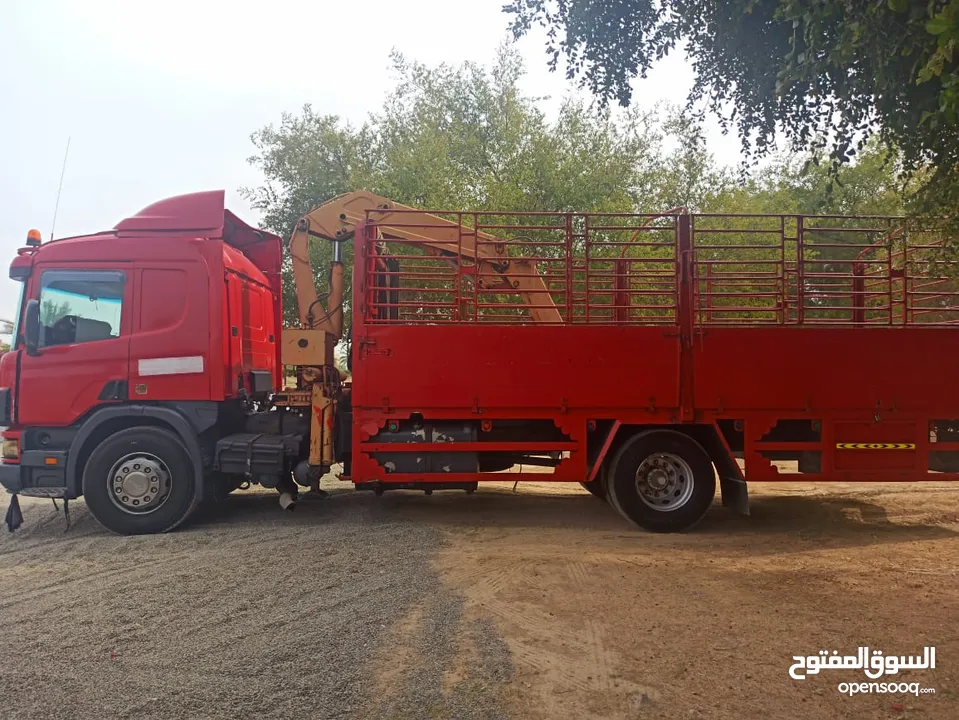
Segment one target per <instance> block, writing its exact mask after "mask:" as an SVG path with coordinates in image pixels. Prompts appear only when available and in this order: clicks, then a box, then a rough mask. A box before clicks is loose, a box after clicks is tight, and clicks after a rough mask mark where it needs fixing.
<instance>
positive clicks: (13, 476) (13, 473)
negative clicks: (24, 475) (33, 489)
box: [0, 463, 23, 494]
mask: <svg viewBox="0 0 959 720" xmlns="http://www.w3.org/2000/svg"><path fill="white" fill-rule="evenodd" d="M0 485H3V487H4V488H6V490H7V492H9V493H14V494H16V493H18V492H20V490H21V489H22V488H23V483H22V482H21V481H20V466H19V465H7V464H6V463H0Z"/></svg>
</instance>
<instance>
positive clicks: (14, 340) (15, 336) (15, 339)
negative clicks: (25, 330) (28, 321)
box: [10, 280, 27, 350]
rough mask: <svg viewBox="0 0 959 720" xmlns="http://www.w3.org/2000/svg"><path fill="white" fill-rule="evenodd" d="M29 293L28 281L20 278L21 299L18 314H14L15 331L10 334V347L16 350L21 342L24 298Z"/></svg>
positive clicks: (18, 303) (18, 304) (18, 302)
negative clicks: (21, 318)
mask: <svg viewBox="0 0 959 720" xmlns="http://www.w3.org/2000/svg"><path fill="white" fill-rule="evenodd" d="M26 294H27V283H26V281H25V280H20V299H19V300H18V301H17V314H16V315H14V316H13V333H12V334H11V336H10V349H11V350H16V349H17V347H18V346H19V344H20V317H21V316H22V315H23V299H24V297H26Z"/></svg>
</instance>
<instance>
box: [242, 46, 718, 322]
mask: <svg viewBox="0 0 959 720" xmlns="http://www.w3.org/2000/svg"><path fill="white" fill-rule="evenodd" d="M393 70H394V73H396V75H397V76H398V82H397V83H396V85H395V87H394V89H393V91H392V92H391V93H390V95H389V96H388V97H387V98H386V100H385V102H384V103H383V106H382V108H381V109H380V110H379V111H378V112H377V113H374V114H373V115H371V116H370V117H369V118H368V120H367V121H366V122H365V123H364V124H363V125H362V126H359V127H355V126H352V125H350V124H349V123H346V122H344V121H343V120H341V119H340V118H339V117H336V116H333V115H323V114H321V113H318V112H317V111H315V110H314V109H313V108H312V107H311V106H309V105H307V106H305V107H304V108H303V109H302V111H301V113H300V114H299V115H293V114H289V113H285V114H284V115H283V116H282V119H281V122H280V124H279V126H278V127H275V126H273V125H270V126H267V127H265V128H262V129H260V130H259V131H257V132H255V133H254V134H253V136H252V142H253V144H254V147H255V148H256V154H255V155H253V156H252V157H251V158H250V162H251V163H252V164H253V165H255V166H256V167H257V168H258V169H259V170H260V171H261V172H262V173H263V175H264V177H265V178H266V182H265V183H264V184H263V185H262V186H260V187H256V188H245V189H244V190H243V192H244V194H245V195H246V196H247V197H248V198H249V199H250V201H251V203H252V204H253V206H254V208H256V209H257V210H259V211H260V212H261V213H262V214H263V219H262V224H263V225H264V227H266V228H269V229H271V230H273V231H275V232H277V233H279V234H281V235H283V236H288V235H289V233H290V231H291V229H292V227H293V225H294V223H295V222H296V220H297V219H298V218H299V217H301V216H303V215H304V214H305V213H307V212H308V211H309V210H310V209H311V208H313V207H315V206H316V205H318V204H320V203H322V202H324V201H326V200H328V199H330V198H331V197H334V196H336V195H338V194H341V193H344V192H347V191H350V190H356V189H366V190H370V191H372V192H375V193H378V194H380V195H384V196H386V197H389V198H391V199H393V200H395V201H397V202H400V203H403V204H407V205H412V206H414V207H422V208H426V209H434V210H439V209H455V210H466V211H469V210H482V209H495V210H504V211H527V210H529V211H558V212H561V211H573V210H575V211H580V212H589V211H595V212H629V211H632V210H634V209H636V208H643V209H649V210H659V209H665V208H668V207H674V206H676V205H683V206H689V207H693V208H695V207H697V206H700V205H701V204H702V203H703V202H705V201H706V199H707V198H708V197H709V196H711V194H714V193H715V185H716V184H717V182H719V180H720V178H722V179H724V180H725V179H726V178H727V175H728V173H725V172H724V171H721V170H718V169H716V168H715V167H714V164H713V162H712V160H711V158H710V157H709V156H708V155H707V154H706V153H705V152H704V151H703V150H702V146H701V144H700V143H699V132H698V128H697V127H696V126H695V124H694V123H690V122H689V121H688V120H682V119H670V120H668V121H667V122H665V123H659V122H658V119H657V115H656V114H655V113H643V112H640V111H638V110H634V109H631V110H626V111H621V112H613V111H611V110H608V109H603V110H595V109H589V108H587V107H586V106H585V105H584V104H582V103H577V102H572V101H568V102H565V103H564V104H563V105H562V106H561V108H560V110H559V112H558V117H557V118H556V119H555V120H554V121H552V122H550V121H548V120H547V118H546V117H545V115H544V113H543V112H542V111H541V110H540V109H539V108H538V107H537V101H538V98H534V97H528V96H526V95H524V94H523V93H522V92H521V91H520V89H519V82H520V80H521V79H522V77H523V68H522V65H521V63H520V60H519V58H518V55H517V53H516V52H515V50H514V49H512V48H511V47H509V46H503V47H501V48H500V49H499V51H498V53H497V56H496V59H495V62H494V63H493V66H492V68H491V69H490V70H487V69H485V68H483V67H482V66H479V65H476V64H474V63H464V64H463V65H460V66H458V67H451V66H448V65H439V66H438V67H432V68H431V67H427V66H425V65H423V64H421V63H417V62H412V61H409V60H407V59H406V58H404V57H403V56H402V55H400V54H398V53H394V55H393ZM665 112H670V111H669V109H667V110H666V111H665ZM673 113H674V114H677V115H678V113H675V111H673ZM668 140H671V141H673V142H674V143H675V144H676V146H677V147H678V148H679V149H677V150H674V151H669V150H667V148H666V142H667V141H668ZM347 251H348V253H349V252H350V248H349V247H348V248H347ZM310 252H311V257H312V259H313V267H314V268H316V269H317V281H318V282H317V284H318V286H319V287H323V286H324V285H325V282H326V272H327V270H326V268H328V266H329V262H330V253H331V248H330V247H329V245H328V244H322V243H314V244H313V246H312V247H311V250H310ZM347 259H348V260H349V255H348V256H347ZM289 272H290V268H289V261H288V258H287V267H286V273H287V280H289ZM284 287H285V295H284V308H285V310H284V315H285V318H284V319H285V321H286V322H287V323H288V324H291V325H293V324H296V312H295V308H296V304H295V296H294V294H293V289H292V282H286V283H285V286H284ZM345 309H346V311H347V314H349V308H345Z"/></svg>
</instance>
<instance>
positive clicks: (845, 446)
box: [836, 443, 916, 450]
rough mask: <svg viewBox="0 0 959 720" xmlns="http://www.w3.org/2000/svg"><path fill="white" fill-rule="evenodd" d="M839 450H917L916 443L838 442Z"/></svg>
mask: <svg viewBox="0 0 959 720" xmlns="http://www.w3.org/2000/svg"><path fill="white" fill-rule="evenodd" d="M836 449H837V450H915V449H916V444H915V443H836Z"/></svg>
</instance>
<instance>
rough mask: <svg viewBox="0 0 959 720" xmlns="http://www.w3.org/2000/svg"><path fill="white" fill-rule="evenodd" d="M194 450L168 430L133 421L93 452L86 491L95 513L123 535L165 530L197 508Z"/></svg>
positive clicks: (86, 469) (85, 472)
mask: <svg viewBox="0 0 959 720" xmlns="http://www.w3.org/2000/svg"><path fill="white" fill-rule="evenodd" d="M195 488H196V478H195V477H194V468H193V462H192V461H191V459H190V453H189V452H188V451H187V449H186V447H184V445H183V443H182V442H180V439H179V438H178V437H177V436H176V435H175V434H174V433H172V432H170V431H169V430H166V429H164V428H158V427H134V428H128V429H126V430H121V431H120V432H117V433H114V434H113V435H110V436H109V437H107V438H106V439H105V440H103V442H101V443H100V444H99V445H98V446H97V447H96V448H95V449H94V450H93V452H92V453H91V454H90V458H89V459H88V460H87V463H86V465H85V466H84V469H83V495H84V498H85V499H86V503H87V507H88V508H90V512H91V513H92V514H93V517H95V518H96V519H97V521H98V522H99V523H100V524H101V525H103V527H105V528H106V529H107V530H111V531H113V532H115V533H118V534H120V535H142V534H148V533H158V532H166V531H167V530H172V529H173V528H175V527H176V526H177V525H179V524H180V523H181V522H183V521H184V520H185V519H186V518H187V517H188V516H189V515H190V512H191V511H192V509H193V505H194V495H195V492H194V491H195Z"/></svg>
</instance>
